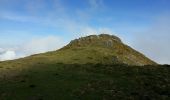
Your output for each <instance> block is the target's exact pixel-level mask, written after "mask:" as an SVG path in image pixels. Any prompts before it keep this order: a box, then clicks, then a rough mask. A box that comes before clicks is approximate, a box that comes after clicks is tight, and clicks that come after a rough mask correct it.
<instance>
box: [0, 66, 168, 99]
mask: <svg viewBox="0 0 170 100" xmlns="http://www.w3.org/2000/svg"><path fill="white" fill-rule="evenodd" d="M6 70H10V69H6ZM169 72H170V67H169V66H168V65H164V66H163V65H162V66H161V65H160V66H127V65H104V64H90V63H89V64H81V65H80V64H68V65H66V64H61V63H59V64H58V63H56V64H39V65H38V64H37V65H36V66H30V67H29V69H24V70H22V71H20V72H19V73H17V74H15V75H14V76H12V77H2V78H1V79H0V100H134V99H135V100H169V99H170V73H169ZM9 74H10V73H9Z"/></svg>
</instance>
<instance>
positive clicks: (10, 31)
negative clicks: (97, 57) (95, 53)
mask: <svg viewBox="0 0 170 100" xmlns="http://www.w3.org/2000/svg"><path fill="white" fill-rule="evenodd" d="M169 5H170V0H0V60H1V61H4V60H11V59H17V58H21V57H25V56H29V55H32V54H37V53H42V52H47V51H53V50H57V49H59V48H61V47H62V46H64V45H66V44H68V43H69V42H70V41H71V40H73V39H75V38H79V37H82V36H87V35H91V34H100V33H107V34H113V35H116V36H118V37H120V38H121V39H122V41H123V42H124V43H126V44H128V45H129V46H131V47H133V48H134V49H136V50H138V51H140V52H142V53H143V54H145V55H146V56H147V57H149V58H151V59H152V60H154V61H156V62H158V63H160V64H170V53H169V51H170V45H169V43H170V27H169V26H170V6H169Z"/></svg>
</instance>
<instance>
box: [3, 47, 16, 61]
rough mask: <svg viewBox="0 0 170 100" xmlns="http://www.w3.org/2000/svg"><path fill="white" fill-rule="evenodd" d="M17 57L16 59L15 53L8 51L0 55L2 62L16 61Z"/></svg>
mask: <svg viewBox="0 0 170 100" xmlns="http://www.w3.org/2000/svg"><path fill="white" fill-rule="evenodd" d="M15 57H16V53H15V51H11V50H7V51H5V52H3V53H2V54H0V61H4V60H12V59H15Z"/></svg>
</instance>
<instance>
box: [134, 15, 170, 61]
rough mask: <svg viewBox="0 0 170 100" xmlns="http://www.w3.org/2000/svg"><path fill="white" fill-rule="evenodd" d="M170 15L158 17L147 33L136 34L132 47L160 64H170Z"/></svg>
mask: <svg viewBox="0 0 170 100" xmlns="http://www.w3.org/2000/svg"><path fill="white" fill-rule="evenodd" d="M169 17H170V15H162V16H159V17H156V18H155V20H154V22H153V23H152V25H151V26H150V27H149V28H148V30H146V31H145V32H139V33H137V34H134V41H133V42H132V46H133V47H134V48H136V49H137V50H139V51H141V52H143V53H144V54H146V55H147V56H148V57H150V58H151V59H153V60H155V61H156V62H158V63H160V64H165V63H166V64H170V46H169V43H170V28H169V26H170V19H169Z"/></svg>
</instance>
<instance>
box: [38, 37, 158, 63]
mask: <svg viewBox="0 0 170 100" xmlns="http://www.w3.org/2000/svg"><path fill="white" fill-rule="evenodd" d="M37 56H41V57H43V56H44V57H48V59H50V61H54V62H59V63H64V64H74V63H77V64H86V63H94V64H95V63H102V64H128V65H139V66H143V65H155V64H156V63H155V62H153V61H152V60H150V59H149V58H147V57H145V56H144V55H143V54H141V53H139V52H138V51H136V50H134V49H132V48H131V47H129V46H127V45H125V44H124V43H123V42H122V41H121V39H120V38H118V37H116V36H114V35H108V34H100V35H90V36H87V37H81V38H79V39H75V40H72V41H71V42H70V43H69V44H68V45H66V46H65V47H63V48H61V49H60V50H58V51H54V52H49V53H46V54H44V55H37Z"/></svg>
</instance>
